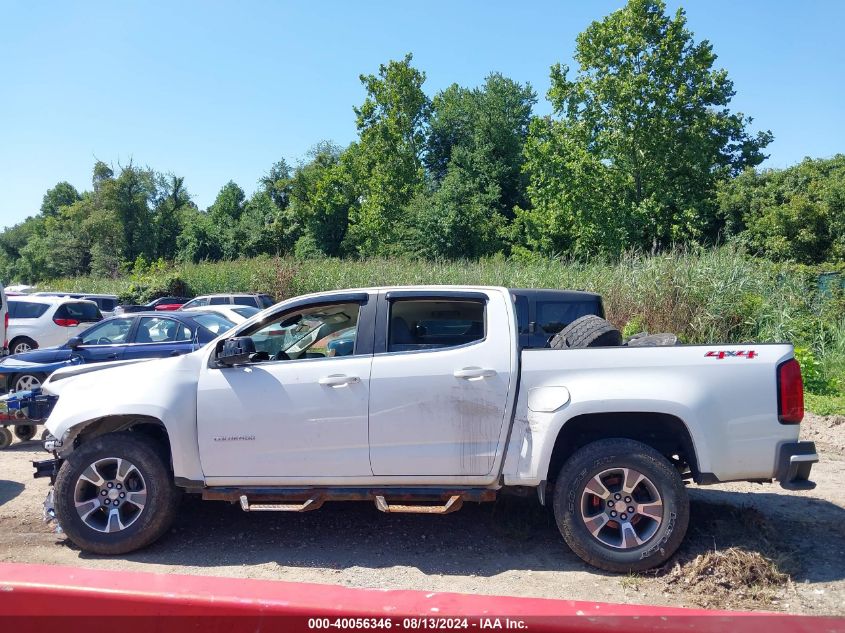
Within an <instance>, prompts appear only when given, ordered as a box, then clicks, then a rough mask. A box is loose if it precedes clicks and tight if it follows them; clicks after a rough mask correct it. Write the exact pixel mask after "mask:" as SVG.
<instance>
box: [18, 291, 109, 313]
mask: <svg viewBox="0 0 845 633" xmlns="http://www.w3.org/2000/svg"><path fill="white" fill-rule="evenodd" d="M30 296H33V297H70V298H71V299H87V300H88V301H93V302H94V303H96V304H97V307H98V308H100V312H101V313H102V315H103V317H110V316H114V310H115V308H117V304H118V301H119V300H118V298H117V295H98V294H86V293H84V292H36V293H33V294H32V295H30Z"/></svg>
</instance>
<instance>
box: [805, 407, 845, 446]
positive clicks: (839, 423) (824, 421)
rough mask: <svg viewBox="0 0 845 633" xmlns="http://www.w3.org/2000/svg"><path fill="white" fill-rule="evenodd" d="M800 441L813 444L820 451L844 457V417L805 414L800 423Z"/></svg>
mask: <svg viewBox="0 0 845 633" xmlns="http://www.w3.org/2000/svg"><path fill="white" fill-rule="evenodd" d="M801 439H802V440H810V441H813V442H815V443H816V444H817V446H818V448H819V449H820V450H821V451H824V452H833V453H837V454H839V455H845V415H828V416H823V415H816V414H815V413H810V412H807V413H806V414H805V415H804V420H803V421H802V422H801Z"/></svg>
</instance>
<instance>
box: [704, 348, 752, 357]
mask: <svg viewBox="0 0 845 633" xmlns="http://www.w3.org/2000/svg"><path fill="white" fill-rule="evenodd" d="M705 356H706V357H707V358H730V357H735V356H744V357H745V358H755V357H756V356H759V354H758V353H757V352H755V351H754V350H753V349H751V350H748V351H747V352H746V351H745V350H739V351H738V352H731V351H721V350H720V351H718V352H714V351H709V352H707V353H706V354H705Z"/></svg>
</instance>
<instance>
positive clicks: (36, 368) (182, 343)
mask: <svg viewBox="0 0 845 633" xmlns="http://www.w3.org/2000/svg"><path fill="white" fill-rule="evenodd" d="M234 325H235V324H234V322H232V321H230V320H229V319H227V318H226V317H224V316H223V315H221V314H217V313H214V312H200V311H197V312H194V311H191V312H179V313H172V314H167V315H165V314H161V313H157V312H141V313H137V314H131V315H125V316H114V317H111V318H109V319H105V320H103V321H101V322H100V323H97V324H96V325H94V326H92V327H89V328H88V329H86V330H83V331H82V332H81V333H80V334H78V335H77V336H74V337H73V338H71V339H70V340H69V341H67V342H66V343H65V344H64V345H60V346H58V347H52V348H46V349H38V350H32V351H28V352H24V353H21V354H15V355H14V356H8V357H6V358H4V359H2V360H0V378H2V379H3V380H4V381H5V385H6V389H7V390H8V391H25V390H27V389H32V388H33V387H37V386H39V385H40V384H41V383H42V382H43V381H44V379H45V378H46V377H47V376H49V375H50V374H51V373H53V372H54V371H55V370H57V369H59V368H60V367H65V366H67V365H78V364H82V363H97V362H106V361H116V360H129V359H133V358H163V357H166V356H179V355H180V354H187V353H188V352H192V351H193V350H195V349H197V348H198V347H200V346H202V345H205V344H206V343H208V342H209V341H211V340H213V339H214V338H216V337H217V335H218V334H221V333H222V332H225V331H226V330H228V329H229V328H231V327H232V326H234Z"/></svg>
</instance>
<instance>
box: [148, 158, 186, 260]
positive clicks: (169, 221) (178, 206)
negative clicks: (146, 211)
mask: <svg viewBox="0 0 845 633" xmlns="http://www.w3.org/2000/svg"><path fill="white" fill-rule="evenodd" d="M192 204H193V203H192V202H191V196H190V194H189V193H188V190H187V189H186V188H185V179H184V178H182V177H179V176H175V175H173V174H167V175H166V176H165V175H162V174H158V175H157V176H156V204H155V209H154V210H153V223H154V232H155V245H156V247H155V256H156V258H162V259H165V260H167V261H172V260H174V259H176V253H177V248H178V244H177V241H178V239H179V233H180V232H181V231H182V226H183V224H184V221H183V217H182V216H183V211H184V209H185V208H186V207H189V206H191V205H192Z"/></svg>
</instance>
